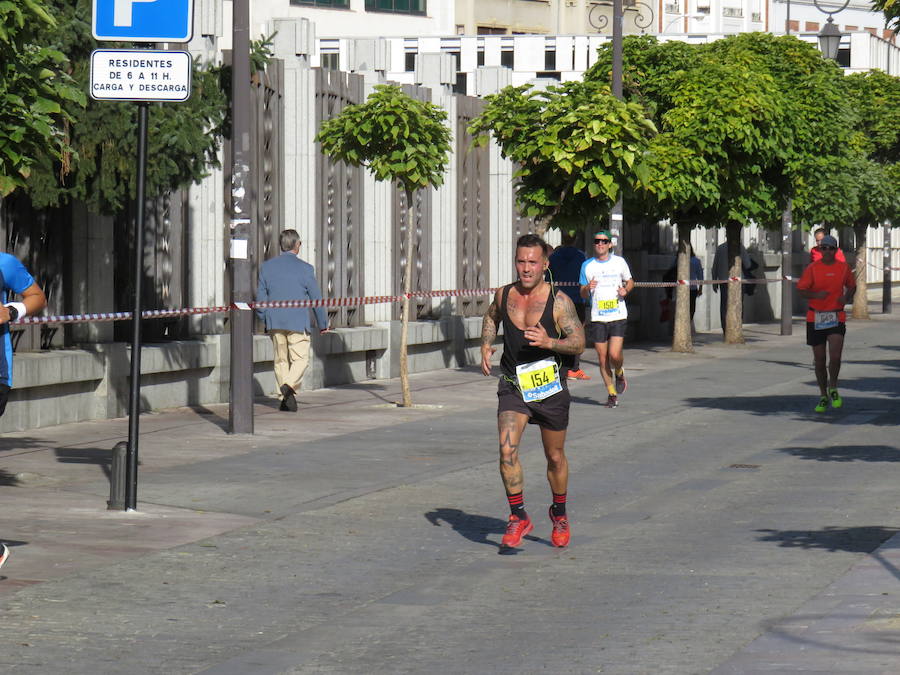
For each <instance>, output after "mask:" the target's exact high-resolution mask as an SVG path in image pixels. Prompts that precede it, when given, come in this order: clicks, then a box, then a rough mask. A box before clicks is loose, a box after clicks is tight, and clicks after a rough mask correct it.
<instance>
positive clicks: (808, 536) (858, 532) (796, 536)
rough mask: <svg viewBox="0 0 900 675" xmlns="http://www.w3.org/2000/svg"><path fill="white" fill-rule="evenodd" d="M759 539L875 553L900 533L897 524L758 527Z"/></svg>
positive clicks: (807, 547) (784, 545)
mask: <svg viewBox="0 0 900 675" xmlns="http://www.w3.org/2000/svg"><path fill="white" fill-rule="evenodd" d="M756 531H757V532H760V533H761V536H760V537H759V541H772V542H777V543H778V545H779V546H781V547H782V548H802V549H805V550H813V549H820V550H822V551H830V552H831V553H834V552H835V551H847V552H848V553H872V551H874V550H875V549H877V548H878V547H879V546H881V545H882V544H883V543H884V542H886V541H887V540H888V539H890V538H891V537H893V536H894V535H895V534H897V533H898V532H900V530H898V529H897V528H896V527H880V526H877V525H876V526H871V527H826V528H824V529H821V530H756Z"/></svg>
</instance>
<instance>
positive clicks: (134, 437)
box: [125, 101, 149, 511]
mask: <svg viewBox="0 0 900 675" xmlns="http://www.w3.org/2000/svg"><path fill="white" fill-rule="evenodd" d="M148 107H149V105H148V104H147V102H146V101H141V102H139V103H138V152H137V215H136V218H135V227H134V313H133V314H132V316H131V325H132V327H133V332H132V336H131V397H130V399H129V403H128V456H127V461H126V464H127V471H126V473H127V480H126V481H125V510H126V511H133V510H134V509H136V508H137V468H138V435H139V424H140V416H141V293H142V292H143V285H144V283H143V282H144V207H145V199H146V198H145V196H144V183H145V181H146V176H147V117H148Z"/></svg>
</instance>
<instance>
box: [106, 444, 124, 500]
mask: <svg viewBox="0 0 900 675" xmlns="http://www.w3.org/2000/svg"><path fill="white" fill-rule="evenodd" d="M127 454H128V442H127V441H119V442H118V443H116V444H115V445H114V446H113V449H112V465H111V466H110V470H109V501H108V502H106V510H107V511H124V510H125V481H126V478H125V473H126V469H127V459H126V457H127Z"/></svg>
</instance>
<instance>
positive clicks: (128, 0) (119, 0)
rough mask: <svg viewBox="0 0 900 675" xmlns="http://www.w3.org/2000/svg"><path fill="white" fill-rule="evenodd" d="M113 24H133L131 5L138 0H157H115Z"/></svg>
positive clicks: (144, 0) (153, 0) (143, 0)
mask: <svg viewBox="0 0 900 675" xmlns="http://www.w3.org/2000/svg"><path fill="white" fill-rule="evenodd" d="M113 2H114V3H115V4H114V5H113V25H114V26H130V25H131V6H132V5H133V4H135V3H136V2H156V0H113Z"/></svg>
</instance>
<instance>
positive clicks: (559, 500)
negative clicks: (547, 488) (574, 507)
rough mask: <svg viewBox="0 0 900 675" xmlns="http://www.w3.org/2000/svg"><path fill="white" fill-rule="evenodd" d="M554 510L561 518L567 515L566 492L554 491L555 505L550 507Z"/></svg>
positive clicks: (555, 514) (554, 513)
mask: <svg viewBox="0 0 900 675" xmlns="http://www.w3.org/2000/svg"><path fill="white" fill-rule="evenodd" d="M550 509H551V510H552V511H553V515H554V516H556V517H557V518H560V517H562V516H564V515H566V493H565V492H563V493H562V494H561V495H558V494H556V493H555V492H554V493H553V506H551V507H550Z"/></svg>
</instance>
